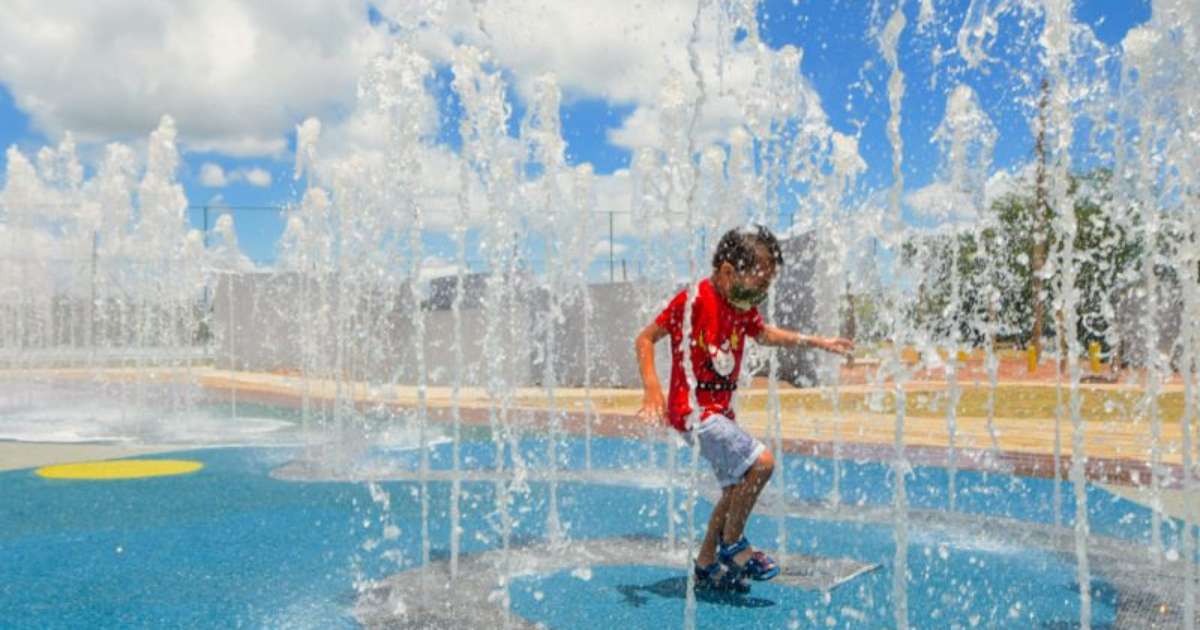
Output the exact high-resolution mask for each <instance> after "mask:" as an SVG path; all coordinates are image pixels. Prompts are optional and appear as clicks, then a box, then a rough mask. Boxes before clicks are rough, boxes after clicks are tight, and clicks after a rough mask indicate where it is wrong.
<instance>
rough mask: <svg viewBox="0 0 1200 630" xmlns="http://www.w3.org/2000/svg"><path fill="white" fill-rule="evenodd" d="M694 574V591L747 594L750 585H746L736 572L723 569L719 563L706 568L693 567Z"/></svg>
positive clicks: (697, 565)
mask: <svg viewBox="0 0 1200 630" xmlns="http://www.w3.org/2000/svg"><path fill="white" fill-rule="evenodd" d="M694 566H695V569H694V570H695V572H696V590H698V591H699V590H713V591H725V592H730V593H749V592H750V585H749V584H746V582H745V581H744V580H742V579H741V576H740V575H738V573H737V572H736V571H731V570H728V569H725V568H724V567H722V566H721V563H720V562H714V563H712V564H710V565H708V566H707V567H702V566H700V565H699V564H696V565H694Z"/></svg>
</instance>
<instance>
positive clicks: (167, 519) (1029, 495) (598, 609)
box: [0, 439, 1173, 628]
mask: <svg viewBox="0 0 1200 630" xmlns="http://www.w3.org/2000/svg"><path fill="white" fill-rule="evenodd" d="M525 447H526V448H527V450H528V453H527V454H528V459H529V460H530V461H532V462H533V463H534V464H536V463H537V462H536V459H537V456H538V453H543V452H544V443H542V442H537V441H530V442H528V443H527V444H526V445H525ZM490 448H491V445H490V443H485V442H478V443H470V444H464V449H463V450H464V456H465V460H464V461H467V462H469V463H470V464H469V465H471V466H475V467H479V468H481V469H486V468H488V467H490V465H491V461H490V459H489V457H490V456H489V453H490ZM647 448H648V447H647V446H646V445H645V444H642V443H639V442H635V441H629V440H622V439H597V440H595V441H594V442H593V444H592V457H593V464H594V465H595V466H598V467H603V466H612V467H620V466H622V465H627V464H628V463H629V462H631V461H632V462H641V463H644V462H645V461H646V460H647V459H648V455H649V457H655V458H657V461H658V462H662V461H665V459H664V458H663V457H661V456H662V455H664V453H661V452H660V453H657V454H655V453H648V452H647ZM650 448H651V450H653V449H654V448H659V449H661V448H663V447H661V446H659V447H650ZM581 452H582V445H581V444H579V443H578V442H575V441H572V442H569V443H566V444H564V449H563V457H564V461H565V466H567V467H578V466H579V465H580V464H581V462H580V454H581ZM297 453H298V451H297V450H295V449H289V448H224V449H205V450H197V451H188V452H182V453H173V454H171V455H170V457H171V458H186V459H194V460H198V461H201V462H203V463H204V468H203V469H201V470H200V471H198V472H196V473H192V474H188V475H182V476H174V477H159V478H146V479H133V480H120V481H83V480H55V479H45V478H42V477H40V476H37V475H36V474H34V471H32V470H18V471H10V472H5V473H0V558H2V559H3V561H2V562H0V626H4V627H16V628H27V627H28V628H35V627H36V628H47V627H89V628H98V627H121V628H128V627H237V626H249V627H311V628H337V627H355V626H356V625H357V623H356V621H355V619H354V617H353V616H352V611H353V608H354V605H355V601H356V599H357V598H358V596H359V592H360V591H359V590H358V589H356V587H355V585H356V584H360V585H361V584H363V583H366V582H368V581H375V580H382V579H383V578H385V577H387V576H389V575H391V574H395V573H397V572H401V571H405V570H408V569H411V568H412V567H415V566H417V565H418V564H419V563H420V558H421V530H422V526H421V501H420V486H419V485H418V484H417V483H415V482H412V481H385V482H380V483H378V484H377V485H376V486H374V487H373V488H372V487H369V486H368V484H366V483H363V482H336V481H332V482H331V481H285V480H281V479H276V478H274V477H272V476H271V471H272V470H274V469H276V468H278V467H280V466H282V465H284V464H285V463H287V462H289V461H291V460H292V459H293V458H294V457H295V456H296V455H297ZM371 457H373V458H376V459H378V460H380V461H387V462H389V463H390V465H392V466H400V467H404V466H411V465H413V463H414V462H415V460H416V457H415V455H414V452H413V451H412V450H411V449H410V450H400V449H397V450H391V451H377V452H374V453H372V455H371ZM448 458H449V446H448V445H444V444H443V445H439V446H438V447H436V448H435V450H434V453H433V458H432V459H433V465H434V467H435V468H442V469H444V468H446V464H447V461H448ZM686 460H687V452H686V450H685V451H683V452H682V458H681V461H686ZM834 470H838V471H839V473H840V481H839V487H840V491H841V496H842V500H843V502H845V503H847V504H851V505H861V506H863V508H864V509H866V508H870V507H871V506H876V507H879V506H887V505H889V504H890V501H891V494H890V493H891V490H890V487H891V484H890V469H889V468H888V467H887V466H886V465H881V464H874V463H862V464H856V463H852V462H843V463H842V464H840V465H839V466H837V467H836V468H835V467H834V465H833V463H832V462H829V461H828V460H814V459H811V458H801V457H787V458H784V459H783V466H782V469H781V470H780V472H779V473H777V478H781V479H782V480H783V483H784V487H785V488H786V491H787V494H788V495H789V497H791V498H793V499H795V500H796V501H800V502H803V501H806V500H814V501H815V500H820V499H823V498H824V497H825V496H826V495H827V494H828V491H829V488H830V487H831V483H832V481H831V478H832V475H833V471H834ZM701 473H702V474H704V475H707V470H704V469H702V470H701ZM946 479H947V473H946V471H944V470H941V469H920V468H919V469H917V470H915V471H914V473H913V475H912V476H910V477H909V478H908V482H907V487H908V492H909V495H910V504H911V505H912V506H913V508H914V509H929V510H937V509H942V507H944V504H945V502H946V501H947V499H946V497H945V492H944V490H945V488H946ZM772 483H773V484H774V483H776V482H775V481H773V482H772ZM956 484H957V488H958V496H957V499H956V502H957V509H959V510H961V511H965V512H968V513H974V514H980V515H995V516H997V517H1001V518H1005V519H1018V520H1020V521H1024V522H1029V523H1034V524H1036V523H1044V522H1046V521H1047V519H1052V515H1051V514H1048V513H1047V505H1048V502H1049V499H1048V493H1049V494H1052V492H1051V490H1052V486H1053V482H1050V481H1046V480H1037V479H1020V478H1014V477H1009V476H1006V475H996V474H992V475H985V474H982V473H975V472H959V473H958V474H957V477H956ZM462 490H463V501H462V511H463V517H462V523H461V526H462V528H463V530H462V531H463V533H462V537H461V540H462V551H463V553H464V554H472V553H476V554H478V553H484V552H488V551H492V550H495V549H498V548H499V547H500V537H499V535H498V534H497V528H496V524H497V522H498V519H497V514H496V512H495V494H494V493H495V484H493V483H492V482H489V481H472V482H464V483H463V484H462ZM372 491H374V496H372V494H373V492H372ZM768 492H771V490H768ZM1088 492H1089V494H1088V508H1089V515H1090V522H1091V526H1092V530H1093V531H1094V532H1099V533H1103V534H1106V535H1109V536H1114V537H1117V538H1122V539H1126V540H1129V541H1130V542H1136V543H1138V544H1143V543H1144V542H1145V540H1146V537H1147V536H1148V534H1147V530H1148V525H1147V524H1148V522H1149V515H1148V513H1147V511H1146V510H1145V509H1144V508H1141V507H1140V506H1137V505H1136V504H1133V503H1129V502H1127V501H1124V500H1121V499H1117V498H1115V497H1112V496H1111V495H1108V494H1107V493H1104V492H1103V491H1101V490H1099V489H1096V488H1090V487H1089V489H1088ZM556 494H557V505H558V512H559V517H560V520H561V522H562V523H563V524H564V527H565V530H566V535H567V537H568V538H570V539H589V540H594V539H607V538H615V537H621V536H641V537H653V538H661V537H663V536H664V533H665V532H666V521H665V518H666V509H665V506H666V496H667V493H666V491H665V490H664V489H662V488H653V487H637V486H629V485H611V484H605V483H580V482H572V483H561V484H558V486H557V488H556ZM548 496H549V492H548V484H546V483H542V482H531V483H529V484H527V487H526V488H525V489H523V490H522V491H520V492H518V493H517V494H516V495H515V498H514V503H513V511H512V513H513V516H514V517H515V518H516V519H517V522H516V524H515V529H514V532H513V538H512V541H513V544H533V545H537V544H540V543H539V542H538V541H539V540H540V539H541V538H542V537H543V535H544V533H545V529H544V528H545V523H546V520H547V514H548V511H549V510H548ZM1070 496H1071V494H1070V491H1069V488H1064V492H1063V499H1064V514H1067V515H1069V514H1073V512H1074V507H1073V505H1072V504H1071V503H1070ZM384 497H386V499H384ZM449 497H450V484H449V483H446V482H435V483H431V484H430V485H429V514H430V518H429V522H428V532H429V533H428V535H429V541H430V547H431V557H432V558H433V560H434V561H437V562H444V560H445V558H446V556H447V555H448V553H449V552H448V540H449V517H448V514H449V502H450V499H449ZM678 498H679V493H678V492H676V499H678ZM385 501H386V504H387V507H386V508H385V507H384V503H385ZM710 509H711V504H710V503H709V502H708V501H706V500H701V501H700V502H699V504H698V505H697V510H696V523H697V527H702V526H703V524H704V522H705V521H706V519H707V517H708V513H709V510H710ZM779 522H780V519H779V518H777V517H776V516H771V515H766V514H758V515H755V516H754V517H753V518H752V520H751V522H750V524H749V526H748V530H747V535H748V536H749V537H750V538H751V539H752V540H758V541H761V542H762V544H763V546H766V547H772V546H774V545H775V540H776V537H777V535H778V534H779V529H778V524H779ZM783 522H785V527H786V536H787V540H788V543H789V550H790V551H791V552H794V553H802V554H809V555H817V556H825V557H831V558H850V559H855V560H858V561H860V562H869V563H879V564H880V565H881V567H880V568H879V569H878V570H876V571H873V572H870V573H868V574H865V575H862V576H859V577H857V578H855V579H853V580H852V581H850V582H848V583H846V584H844V585H842V586H840V587H838V588H836V589H834V590H832V591H830V592H828V593H822V592H819V591H808V590H803V589H798V588H793V587H788V586H784V585H780V584H771V583H766V584H756V585H755V586H754V589H753V591H752V593H751V594H750V596H749V597H746V598H728V597H708V596H705V597H701V599H700V601H699V602H698V620H699V625H700V626H702V627H723V626H725V625H727V624H730V623H734V624H738V625H739V626H741V627H745V626H749V627H781V626H785V625H786V624H788V623H789V622H796V623H799V624H800V626H802V627H803V626H808V625H818V624H819V625H828V624H830V623H832V624H833V625H835V626H839V627H846V626H849V627H872V628H873V627H887V626H891V625H892V624H893V623H894V619H895V617H894V612H893V608H894V605H893V593H894V590H893V589H894V579H895V578H894V572H893V570H892V568H893V566H894V564H893V563H894V557H895V552H894V550H895V546H894V528H893V527H892V526H891V525H890V524H889V523H886V522H885V523H878V522H876V523H872V522H866V521H837V520H829V519H809V518H804V517H803V516H802V513H799V514H797V513H792V514H790V515H789V516H787V517H786V519H785V520H784V521H783ZM391 528H394V529H391ZM385 531H386V533H385ZM679 531H680V532H681V533H682V532H683V531H684V526H683V525H680V526H679ZM1171 540H1173V539H1171V538H1170V536H1168V541H1169V542H1170V541H1171ZM906 557H907V564H908V570H909V574H908V575H909V577H908V580H907V589H906V593H907V598H908V608H909V619H910V620H911V621H912V622H913V623H915V624H916V625H927V624H928V625H932V626H938V627H949V626H953V625H955V624H961V625H963V626H972V625H980V626H981V627H1014V628H1026V627H1037V626H1044V625H1049V626H1058V625H1063V626H1067V627H1069V626H1072V625H1073V624H1075V623H1077V622H1078V620H1079V586H1078V583H1077V582H1076V579H1075V564H1074V560H1073V557H1072V556H1070V555H1069V554H1063V553H1061V552H1060V551H1053V550H1044V549H1036V548H1023V547H1012V546H1007V545H1003V544H995V543H992V542H989V541H986V540H980V539H977V538H973V537H971V536H969V535H967V536H964V535H963V534H962V533H961V532H956V531H954V530H953V529H949V530H941V529H936V528H933V529H931V528H925V527H921V526H917V525H914V526H912V527H910V531H909V547H908V553H907V555H906ZM683 576H684V573H683V570H682V569H681V568H679V567H673V566H661V565H651V564H640V563H639V562H638V559H637V558H630V562H629V563H628V564H616V565H605V566H596V567H593V568H592V569H590V572H589V574H588V575H587V579H582V578H581V577H580V575H579V573H578V572H577V571H559V572H554V573H549V574H537V573H533V574H525V575H519V576H517V577H515V578H514V579H513V580H512V581H511V582H510V584H509V587H508V589H509V590H508V593H509V596H510V598H511V609H512V611H513V613H515V614H516V615H518V616H520V617H522V618H524V619H526V620H528V621H530V622H535V623H536V622H540V623H544V624H546V625H547V626H549V627H555V628H579V627H602V628H608V627H612V624H613V623H617V624H619V625H620V626H622V627H637V628H642V627H662V626H666V627H674V626H676V625H679V624H680V623H681V622H682V615H683V610H684V596H685V591H684V590H682V589H681V588H680V585H681V584H683V583H684V578H683ZM1091 591H1092V593H1093V601H1092V624H1093V626H1094V627H1104V626H1105V625H1108V624H1112V623H1114V620H1115V619H1116V618H1117V617H1116V615H1117V609H1118V604H1119V599H1120V593H1119V591H1118V590H1117V589H1116V588H1114V587H1113V586H1112V584H1110V583H1109V582H1108V581H1107V580H1106V577H1105V576H1104V575H1103V574H1101V573H1096V574H1094V575H1093V582H1092V585H1091ZM464 605H472V604H471V602H469V601H464ZM926 622H927V623H926Z"/></svg>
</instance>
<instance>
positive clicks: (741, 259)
mask: <svg viewBox="0 0 1200 630" xmlns="http://www.w3.org/2000/svg"><path fill="white" fill-rule="evenodd" d="M759 248H762V251H765V252H766V253H767V256H769V257H770V258H771V261H772V262H774V263H775V268H776V269H778V268H779V267H782V266H783V250H781V249H780V248H779V240H778V239H776V238H775V235H774V234H772V233H771V230H769V229H767V227H766V226H764V225H759V224H757V223H752V224H750V225H747V226H745V227H740V228H734V229H732V230H729V231H728V232H726V233H725V235H724V236H722V237H721V241H720V242H719V243H717V251H716V252H714V253H713V259H712V264H713V269H717V268H719V267H720V266H721V265H722V264H723V263H729V264H731V265H733V268H734V269H735V270H737V271H738V272H739V273H746V272H748V271H750V270H752V269H754V266H755V265H757V264H758V252H759Z"/></svg>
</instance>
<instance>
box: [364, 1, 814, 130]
mask: <svg viewBox="0 0 1200 630" xmlns="http://www.w3.org/2000/svg"><path fill="white" fill-rule="evenodd" d="M473 6H478V7H479V9H478V12H476V9H474V8H473ZM719 6H720V5H719V4H718V3H711V4H709V5H708V7H707V8H706V9H705V11H704V12H703V13H702V14H701V19H700V29H699V33H698V38H697V41H696V45H695V50H696V52H697V53H698V57H699V59H700V63H699V68H700V70H701V73H702V75H703V79H704V83H705V92H706V95H707V98H706V103H705V106H704V108H703V110H702V111H701V116H700V119H699V120H698V122H697V132H696V138H697V140H698V142H699V144H701V145H704V144H708V143H711V142H714V141H718V140H725V139H726V138H727V137H728V134H729V132H730V130H731V128H732V127H734V126H735V125H738V124H740V122H741V121H742V119H743V115H742V114H743V111H742V102H741V100H742V98H744V97H746V96H755V92H754V88H755V86H756V83H757V84H759V85H758V88H759V91H760V92H761V89H762V88H764V87H769V84H771V83H773V78H765V77H762V76H759V75H760V74H761V72H762V67H763V66H764V65H769V64H771V63H773V62H774V59H775V58H776V57H777V56H778V55H779V53H778V52H777V51H771V50H769V49H766V48H765V47H762V48H755V47H754V46H752V45H751V40H749V39H747V40H744V41H743V42H742V43H741V44H740V45H734V44H733V43H732V42H731V41H729V36H730V33H731V32H730V31H728V30H725V31H721V30H720V29H718V28H717V26H718V11H719V10H720V9H719ZM381 10H382V12H383V13H384V14H385V15H388V16H390V17H391V18H393V19H394V20H395V21H396V22H398V23H399V24H400V25H401V26H402V27H406V28H410V29H412V33H413V41H414V42H415V45H416V47H417V49H418V50H420V51H421V52H422V53H423V54H425V55H427V56H429V57H430V58H433V59H437V60H448V59H450V58H451V55H452V51H453V49H454V46H455V44H456V42H466V43H469V44H472V45H475V46H479V47H481V48H484V49H487V50H489V51H490V52H491V54H492V55H493V57H494V59H495V60H496V62H497V63H498V64H499V65H500V66H502V67H504V68H505V69H507V70H508V71H510V73H511V76H512V77H513V78H514V81H515V84H516V85H515V86H516V88H517V91H518V92H519V93H520V94H521V95H522V96H523V97H525V98H527V99H528V98H529V97H530V95H531V94H532V93H533V90H532V84H533V82H534V81H535V80H536V78H537V77H539V76H542V75H544V74H553V75H554V76H555V77H556V78H557V80H558V83H559V85H560V86H561V87H562V88H563V90H564V92H565V93H566V95H567V97H568V99H570V98H573V97H585V98H602V99H605V100H607V101H610V102H615V103H627V104H633V105H635V106H636V109H635V110H634V113H633V114H632V115H631V116H630V117H628V118H627V119H626V121H625V122H624V124H623V125H622V126H621V127H619V128H617V129H613V130H611V131H610V133H609V141H610V142H612V143H614V144H617V145H619V146H624V147H628V148H636V147H642V146H656V147H661V146H662V142H663V139H662V137H661V134H660V132H659V125H660V123H661V120H660V118H661V107H662V105H663V99H664V86H670V87H672V88H674V89H677V90H678V91H681V92H682V98H683V99H684V100H686V102H687V103H688V104H689V105H690V103H692V102H693V101H694V100H695V98H696V95H697V92H696V85H695V79H694V72H693V70H692V67H691V64H690V60H689V56H688V43H689V40H690V38H691V37H692V34H693V33H692V31H693V29H692V23H693V18H694V17H695V12H696V3H695V2H693V1H691V0H658V1H655V2H645V1H643V0H612V1H610V2H597V3H581V2H549V3H548V2H544V1H542V0H513V1H509V2H503V3H500V2H491V3H485V4H480V5H475V4H473V3H471V2H470V1H469V0H447V2H446V3H445V4H444V5H443V10H441V11H440V12H439V11H431V10H430V9H429V8H427V7H417V6H414V3H412V2H410V1H409V0H391V1H385V2H383V3H381ZM725 21H726V22H727V23H728V22H729V19H728V16H726V18H725ZM481 27H482V28H481ZM764 83H765V84H768V85H765V86H764V85H761V84H764ZM800 84H801V89H802V90H803V91H804V92H805V93H806V94H807V97H808V98H809V99H810V101H811V102H813V103H816V102H817V100H816V95H815V92H814V91H813V90H812V89H811V88H810V87H809V86H808V85H807V83H806V82H804V81H803V80H801V81H800ZM822 116H823V114H822Z"/></svg>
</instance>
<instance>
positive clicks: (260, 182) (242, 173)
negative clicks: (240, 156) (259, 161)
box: [200, 162, 272, 188]
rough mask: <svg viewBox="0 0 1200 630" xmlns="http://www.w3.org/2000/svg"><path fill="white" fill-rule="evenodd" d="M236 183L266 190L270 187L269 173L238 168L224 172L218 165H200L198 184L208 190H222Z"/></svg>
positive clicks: (260, 169) (261, 169) (255, 168)
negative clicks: (243, 183)
mask: <svg viewBox="0 0 1200 630" xmlns="http://www.w3.org/2000/svg"><path fill="white" fill-rule="evenodd" d="M237 182H246V183H247V184H250V185H251V186H258V187H259V188H267V187H269V186H270V185H271V182H272V177H271V173H270V172H269V171H267V170H266V169H263V168H258V167H254V168H239V169H237V170H234V171H228V172H227V171H226V170H225V169H224V168H222V167H221V165H220V164H214V163H213V162H205V163H204V164H201V165H200V183H201V184H202V185H204V186H206V187H208V188H224V187H226V186H230V185H232V184H235V183H237Z"/></svg>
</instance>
